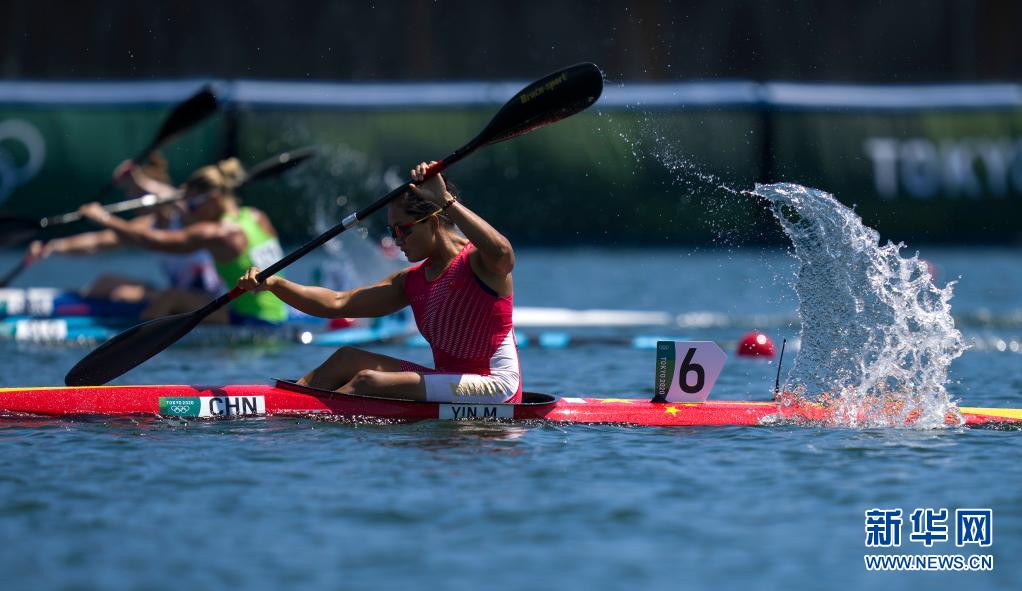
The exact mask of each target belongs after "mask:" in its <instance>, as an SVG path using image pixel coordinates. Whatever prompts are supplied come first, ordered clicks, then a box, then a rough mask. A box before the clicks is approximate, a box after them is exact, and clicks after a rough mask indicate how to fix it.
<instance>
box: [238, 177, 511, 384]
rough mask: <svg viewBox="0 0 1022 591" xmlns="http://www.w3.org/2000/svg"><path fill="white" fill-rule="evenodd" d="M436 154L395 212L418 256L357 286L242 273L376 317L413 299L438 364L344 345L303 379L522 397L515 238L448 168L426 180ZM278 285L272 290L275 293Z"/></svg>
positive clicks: (305, 306)
mask: <svg viewBox="0 0 1022 591" xmlns="http://www.w3.org/2000/svg"><path fill="white" fill-rule="evenodd" d="M430 164H432V163H425V162H423V163H421V164H419V165H418V166H416V167H415V169H413V170H412V172H411V175H412V180H413V181H415V182H422V184H421V185H419V186H416V185H412V191H411V193H406V194H405V195H404V196H402V197H399V198H398V199H396V200H395V201H393V202H392V203H391V204H390V206H389V208H388V211H387V219H388V223H389V224H390V231H391V235H392V236H393V238H394V240H395V241H396V243H397V245H398V246H399V247H400V248H401V250H402V251H403V252H404V253H405V256H406V257H407V258H408V260H409V261H411V262H418V261H422V262H420V263H419V264H418V265H414V266H412V267H409V268H406V269H403V270H401V271H398V272H397V273H395V274H393V275H391V276H390V277H388V278H387V279H385V280H383V281H381V282H380V283H377V284H376V285H371V286H367V287H361V288H357V289H352V290H349V291H333V290H330V289H326V288H322V287H314V286H307V285H299V284H297V283H294V282H291V281H288V280H287V279H284V278H283V277H279V276H272V277H270V278H268V279H267V280H266V282H265V283H264V284H262V285H260V284H259V283H258V281H257V280H256V275H257V274H258V273H259V269H258V268H252V269H249V270H248V272H247V273H245V275H244V276H243V277H242V278H241V279H240V280H239V281H238V286H239V287H241V288H243V289H248V290H260V289H261V290H266V291H264V292H263V293H267V292H269V293H272V294H274V295H276V296H277V297H279V298H280V299H282V300H283V301H285V302H287V304H288V305H290V306H292V307H294V308H297V309H298V310H301V311H302V312H305V313H307V314H311V315H313V316H320V317H325V318H335V317H355V318H367V317H376V316H383V315H386V314H391V313H393V312H397V311H398V310H400V309H402V308H404V307H405V306H411V308H412V313H413V314H414V316H415V322H416V325H417V326H418V328H419V331H420V332H421V333H422V336H423V337H425V338H426V340H427V341H428V342H429V344H430V347H431V348H432V350H433V361H434V365H435V367H434V368H433V369H430V368H427V367H423V366H421V365H417V364H415V363H411V362H408V361H404V360H401V359H395V358H393V357H388V356H386V355H380V354H378V353H371V352H369V351H363V350H361V349H356V348H353V347H342V348H341V349H339V350H337V351H336V352H335V353H334V354H333V355H331V356H330V358H329V359H327V360H326V362H324V363H323V364H322V365H320V366H319V367H317V368H316V369H314V370H312V371H311V372H309V373H308V374H307V375H306V376H305V377H303V378H301V380H299V382H298V383H299V384H302V385H307V386H311V387H313V388H319V389H323V390H336V391H338V392H341V393H344V394H355V395H374V396H383V397H392V398H402V399H410V400H430V401H434V402H484V403H499V402H520V401H521V396H522V380H521V368H520V365H519V362H518V346H517V344H516V342H515V335H514V327H513V326H512V323H511V312H512V303H513V289H512V287H513V286H512V280H511V270H512V269H513V268H514V264H515V255H514V251H513V250H512V248H511V243H510V242H509V241H508V240H507V238H505V237H504V236H503V235H501V234H500V232H498V231H497V230H496V229H494V228H493V226H491V225H490V224H489V223H487V222H486V221H485V220H483V219H482V218H481V217H479V216H478V215H476V214H475V213H473V212H472V211H470V210H469V209H468V208H467V207H465V205H464V204H462V203H461V202H460V201H459V200H458V198H457V197H456V195H455V193H453V192H452V188H450V187H449V186H448V185H447V184H446V183H445V182H444V179H443V177H441V176H440V175H437V176H434V177H432V178H430V179H429V180H427V181H424V182H423V178H424V174H425V172H426V170H427V168H428V167H429V166H430ZM269 293H268V294H267V295H269Z"/></svg>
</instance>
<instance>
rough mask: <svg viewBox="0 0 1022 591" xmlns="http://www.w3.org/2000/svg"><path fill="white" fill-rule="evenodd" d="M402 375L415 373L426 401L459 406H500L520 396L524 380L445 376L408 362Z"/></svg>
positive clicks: (504, 374)
mask: <svg viewBox="0 0 1022 591" xmlns="http://www.w3.org/2000/svg"><path fill="white" fill-rule="evenodd" d="M401 371H414V372H415V373H417V374H420V375H421V376H422V381H423V383H425V385H426V400H428V401H430V402H456V403H460V404H464V403H468V402H477V403H480V404H500V403H504V402H508V401H510V400H511V399H512V398H514V396H515V394H517V393H518V390H519V384H520V382H521V377H520V376H519V375H518V374H517V373H515V372H504V371H499V372H494V373H492V374H490V375H488V376H484V375H480V374H474V373H443V372H438V371H437V370H435V369H429V368H427V367H423V366H421V365H417V364H414V363H411V362H409V361H402V362H401Z"/></svg>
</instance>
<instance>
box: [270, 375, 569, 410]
mask: <svg viewBox="0 0 1022 591" xmlns="http://www.w3.org/2000/svg"><path fill="white" fill-rule="evenodd" d="M274 386H275V387H277V388H280V389H281V390H288V391H290V392H301V393H303V394H312V395H315V396H343V397H344V398H353V399H364V400H385V401H388V402H403V403H408V404H436V402H430V401H426V400H407V399H404V398H387V397H384V396H363V395H356V394H341V393H339V392H334V391H333V390H322V389H319V388H313V387H311V386H303V385H301V384H298V383H295V382H294V381H293V380H282V379H275V380H274ZM558 400H559V398H558V397H557V396H554V395H552V394H540V393H538V392H522V401H521V402H518V403H502V404H493V403H488V402H458V403H456V404H458V405H459V406H479V407H483V406H514V407H517V406H527V407H539V406H546V405H553V404H556V403H557V401H558ZM444 404H449V403H444Z"/></svg>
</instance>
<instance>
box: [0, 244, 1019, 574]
mask: <svg viewBox="0 0 1022 591" xmlns="http://www.w3.org/2000/svg"><path fill="white" fill-rule="evenodd" d="M519 255H520V260H519V266H518V268H517V269H516V290H517V293H516V298H517V300H516V301H517V303H518V304H520V305H534V306H538V305H543V306H568V307H575V308H593V307H599V308H608V307H610V308H615V307H616V308H631V309H649V310H666V311H669V312H671V313H672V314H686V316H684V318H688V319H691V318H694V317H696V316H694V315H693V314H692V313H695V312H706V313H710V314H706V315H704V316H701V317H704V318H711V319H714V321H713V322H710V323H702V324H700V323H692V322H688V323H687V324H686V326H679V327H676V328H674V329H672V332H673V333H674V334H677V335H684V336H688V337H692V338H699V339H704V338H705V339H713V340H717V341H718V342H721V343H722V344H724V345H725V347H726V348H730V347H732V346H733V343H734V342H735V341H736V340H737V338H738V337H739V336H740V335H741V334H742V333H743V332H745V331H746V330H748V329H752V328H761V329H765V330H766V331H767V332H768V333H769V334H771V336H773V337H774V338H775V339H777V340H778V343H779V341H780V339H781V338H782V337H787V338H793V337H795V336H797V334H798V325H797V323H796V321H795V320H794V313H795V306H796V301H795V298H794V295H793V293H792V292H791V289H790V283H791V281H792V279H793V275H792V273H793V271H794V268H795V265H794V261H793V260H792V259H791V258H790V257H789V256H788V255H786V254H785V253H783V252H781V251H738V252H728V251H707V250H695V251H689V250H681V249H679V250H672V251H625V252H621V251H609V250H608V251H602V250H582V249H579V250H574V251H571V250H569V251H564V250H556V251H554V250H522V251H521V252H520V253H519ZM923 255H924V256H925V257H926V258H928V259H929V260H931V262H933V263H934V265H935V266H936V269H937V272H938V281H940V282H941V283H943V282H945V281H948V280H952V279H959V281H960V283H959V286H958V287H957V290H956V296H955V299H954V300H953V309H954V311H955V314H956V317H957V318H958V319H959V322H958V326H959V328H960V329H961V330H962V332H963V333H964V335H965V337H966V339H967V340H968V341H970V342H973V343H974V344H975V346H974V348H973V349H971V350H970V351H968V352H966V353H965V354H964V355H963V356H962V357H961V358H960V359H958V360H957V361H955V363H954V364H953V365H952V368H951V378H952V383H951V384H950V386H949V389H950V391H951V392H952V393H953V395H954V396H955V397H956V398H958V399H960V400H962V401H964V402H965V403H967V404H969V405H974V406H983V405H988V406H1011V407H1022V363H1020V362H1022V355H1020V353H1019V352H1018V350H1019V343H1020V342H1022V338H1020V335H1022V322H1019V321H1018V320H1017V318H1018V316H1019V314H1018V311H1019V310H1020V309H1022V279H1020V278H1019V274H1018V268H1019V259H1020V256H1022V252H1020V251H1017V250H965V249H955V250H947V249H925V250H924V252H923ZM14 261H15V258H14V255H13V254H7V255H6V256H4V257H0V264H2V268H6V266H7V265H8V264H13V262H14ZM147 261H148V259H146V258H145V257H143V256H142V255H125V256H121V257H120V258H114V259H109V260H107V261H106V262H103V263H100V262H98V260H97V261H96V262H93V261H90V263H89V265H82V264H81V263H80V262H78V261H68V260H64V261H59V260H54V261H47V263H46V264H45V265H40V266H38V267H36V268H33V269H31V270H30V271H29V272H28V273H26V275H25V276H24V280H23V282H22V283H21V284H22V285H75V284H80V283H81V282H83V281H85V280H86V279H87V278H88V277H89V276H90V275H91V274H92V273H95V272H97V270H98V269H99V268H100V267H104V268H105V269H106V270H120V271H122V272H123V271H124V270H125V269H127V270H129V271H135V272H139V273H151V271H149V270H147V268H146V265H147ZM308 268H309V267H308V266H304V267H301V268H299V269H297V270H296V271H295V274H294V276H296V277H298V278H302V276H303V274H304V273H307V271H308ZM755 323H758V324H759V325H754V324H755ZM626 332H633V331H626ZM635 332H648V331H635ZM661 332H663V331H661ZM1013 344H1014V345H1013ZM1002 349H1003V350H1002ZM1013 349H1014V350H1013ZM374 350H377V351H381V352H384V353H387V354H391V355H397V356H403V357H406V358H410V359H412V360H416V361H425V360H427V359H428V355H429V354H428V352H427V351H425V350H422V349H411V348H402V347H396V346H390V347H374ZM85 352H86V350H85V349H81V348H77V347H66V346H64V347H43V346H27V345H15V344H12V343H0V355H2V356H3V359H4V360H5V363H3V364H2V367H0V386H11V385H45V384H58V383H60V381H61V379H62V376H63V374H64V372H65V371H66V370H67V368H68V367H70V366H71V365H72V364H73V363H74V362H75V361H76V360H77V359H78V358H79V357H80V356H81V355H83V354H84V353H85ZM328 354H329V351H328V350H323V349H317V348H310V347H302V346H298V345H278V346H263V347H248V348H234V349H231V348H226V347H220V348H218V347H202V348H198V347H191V348H189V347H179V348H172V349H171V350H168V351H166V352H165V353H164V354H162V355H160V356H159V357H157V358H155V359H153V360H152V361H151V362H149V363H147V364H146V365H144V366H142V367H140V368H138V369H137V370H135V371H134V372H132V373H130V374H129V375H128V376H125V378H124V379H123V382H125V383H160V382H163V383H166V382H171V383H174V382H182V381H183V382H235V383H246V382H262V381H264V380H265V379H266V378H268V377H271V376H285V377H286V376H295V375H298V374H299V373H302V372H303V371H304V370H306V369H307V368H308V367H310V366H312V365H315V364H317V363H319V362H320V361H321V360H322V359H323V358H324V357H326V356H327V355H328ZM790 363H791V361H790V359H789V360H788V361H786V363H785V365H786V366H789V365H790ZM522 365H523V370H524V372H525V382H526V386H527V387H528V388H530V389H532V390H539V391H548V392H553V393H558V394H584V395H590V394H595V395H613V396H635V397H645V396H648V395H650V394H651V392H652V383H653V380H652V377H653V376H652V373H653V353H652V352H649V351H636V350H632V349H629V348H625V347H607V346H589V347H581V348H573V349H565V350H553V351H551V350H536V349H529V350H524V351H523V352H522ZM775 369H776V366H775V365H773V364H771V363H765V362H761V361H749V360H744V359H736V358H734V357H733V356H732V357H731V358H730V359H729V361H728V365H727V366H725V370H724V374H723V375H722V377H721V378H720V380H719V381H718V383H717V387H716V389H715V391H714V393H713V395H712V397H713V398H717V399H766V398H768V397H769V395H770V389H771V387H772V385H773V379H774V377H773V376H774V371H775ZM1020 457H1022V432H1004V431H993V430H968V429H944V430H936V431H912V430H850V429H829V430H827V429H818V428H802V427H791V426H782V427H741V428H738V427H725V428H719V427H703V428H684V429H662V428H634V427H633V428H629V427H610V426H584V425H576V426H559V425H550V424H514V425H512V424H472V423H438V422H437V423H420V424H414V425H367V424H359V425H352V424H347V423H334V422H328V421H314V420H295V419H289V420H283V419H256V420H242V421H235V422H182V421H157V420H143V421H139V420H108V421H91V420H78V421H29V422H10V421H7V422H3V423H0V499H2V505H0V544H2V546H0V547H2V548H3V551H2V552H0V570H2V571H3V572H4V573H5V579H4V587H5V588H11V589H14V588H17V589H36V588H60V589H178V588H199V589H213V588H217V589H220V588H225V587H239V588H248V589H280V588H338V589H347V588H353V589H360V588H374V589H376V588H445V589H478V588H484V587H485V588H493V589H535V588H585V589H620V588H656V589H678V588H688V587H696V588H737V587H747V588H782V587H783V588H790V589H820V588H833V589H844V588H856V587H865V586H867V585H869V586H876V587H883V588H892V589H923V588H925V589H951V588H955V589H962V588H966V589H979V588H984V589H986V588H1002V589H1011V588H1017V585H1018V581H1019V580H1022V577H1020V575H1022V566H1019V563H1018V561H1017V557H1018V556H1019V555H1020V554H1022V511H1020V507H1022V487H1020V485H1022V467H1020V462H1019V458H1020ZM874 507H879V508H901V509H903V510H904V511H905V513H906V521H907V514H908V513H910V512H911V511H912V510H913V509H915V508H917V507H934V508H940V507H946V508H948V509H950V510H951V512H952V514H953V512H954V509H956V508H975V507H980V508H990V509H992V510H993V512H994V528H993V531H994V540H993V545H992V546H991V547H989V548H983V549H979V548H975V547H966V548H961V549H959V548H955V546H954V543H953V541H951V542H947V543H939V542H938V543H937V544H935V546H934V548H933V549H932V550H925V549H924V548H923V547H922V546H921V544H918V543H915V542H909V541H908V533H909V529H908V526H907V524H906V526H905V528H904V530H903V534H902V535H903V543H902V547H901V548H900V549H898V550H897V551H895V550H872V549H867V548H866V547H865V546H864V539H865V534H864V515H863V512H864V511H866V510H868V509H871V508H874ZM952 532H953V530H952ZM921 552H925V553H935V554H966V555H969V554H992V555H993V556H994V561H995V567H994V570H993V572H990V573H897V574H895V573H870V572H867V571H866V569H865V567H864V565H863V554H866V553H903V554H910V553H921Z"/></svg>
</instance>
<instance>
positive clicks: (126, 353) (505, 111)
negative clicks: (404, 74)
mask: <svg viewBox="0 0 1022 591" xmlns="http://www.w3.org/2000/svg"><path fill="white" fill-rule="evenodd" d="M602 92H603V74H602V73H601V72H600V69H599V68H597V67H596V66H595V65H593V64H588V63H584V64H578V65H575V66H571V67H569V68H566V69H564V70H561V71H558V72H555V73H553V74H550V75H549V76H546V77H544V78H541V79H540V80H537V81H536V82H533V83H532V84H530V85H528V86H526V87H525V88H523V89H522V90H521V91H519V92H518V94H516V95H515V96H513V97H512V98H511V100H510V101H508V102H507V104H505V105H504V106H503V107H502V108H501V109H500V111H498V112H497V114H496V115H494V117H493V119H492V120H490V123H489V124H488V125H487V126H486V127H485V128H484V129H483V131H482V132H480V133H479V135H477V136H476V137H475V138H474V139H472V141H470V142H468V143H467V144H465V145H464V146H462V147H460V148H458V149H457V150H455V151H454V152H453V153H451V155H450V156H447V157H446V158H444V159H443V160H441V161H439V162H437V163H436V164H434V165H433V166H432V167H431V168H430V169H429V171H428V172H427V173H426V178H431V177H433V176H436V175H437V174H439V173H441V172H442V171H444V170H445V169H447V168H448V167H450V166H451V165H452V164H454V163H455V162H458V161H459V160H461V159H462V158H464V157H466V156H468V155H469V154H471V153H473V152H475V151H476V150H478V149H479V148H482V147H484V146H488V145H490V144H495V143H497V142H502V141H504V140H508V139H511V138H513V137H517V136H519V135H523V134H526V133H528V132H530V131H533V130H534V129H538V128H540V127H543V126H544V125H547V124H550V123H554V122H555V121H560V120H561V119H564V118H565V117H569V116H571V115H574V114H575V113H578V112H579V111H582V110H584V109H586V108H587V107H589V106H590V105H592V104H593V103H595V102H596V99H598V98H599V97H600V94H601V93H602ZM410 185H411V183H405V184H403V185H401V186H400V187H398V188H396V189H394V190H393V191H391V192H390V193H387V194H386V195H384V196H383V197H381V198H379V199H377V200H376V201H375V202H373V203H372V204H370V205H368V206H367V207H365V208H363V209H361V210H359V211H357V212H355V213H353V214H351V215H350V216H348V217H346V218H344V219H343V220H342V221H341V223H340V224H338V225H336V226H334V227H333V228H331V229H329V230H327V231H326V232H324V233H323V234H320V235H319V236H318V237H317V238H315V239H313V240H312V241H311V242H309V243H307V244H305V245H304V246H302V247H301V248H299V249H298V250H296V251H294V252H292V253H291V254H289V255H287V256H285V257H284V258H283V259H281V260H279V261H277V262H276V263H274V264H273V265H270V266H269V267H267V268H266V269H264V270H263V271H262V272H261V273H259V275H258V276H257V278H258V280H259V282H260V283H262V282H264V281H266V278H268V277H270V276H272V275H274V274H276V273H279V272H280V271H281V270H282V269H284V268H285V267H287V266H288V265H290V264H291V263H293V262H295V261H296V260H298V259H300V258H301V257H303V256H305V255H306V254H308V253H309V252H311V251H312V250H314V249H316V248H318V247H319V246H321V245H322V244H324V243H326V242H328V241H329V240H331V239H333V238H334V237H335V236H337V235H338V234H340V233H341V232H343V231H345V230H347V229H348V228H351V227H352V226H355V225H356V224H358V223H359V222H360V221H361V220H363V219H365V218H366V217H368V216H369V215H371V214H373V213H374V212H376V211H378V210H379V209H381V208H382V207H384V206H386V205H387V204H388V203H390V202H391V201H393V200H394V199H396V198H397V197H399V196H401V195H402V194H404V193H405V192H406V191H408V190H409V186H410ZM244 293H245V291H244V290H242V289H239V288H237V287H236V288H234V289H232V290H231V291H229V292H228V293H225V294H223V295H221V296H220V297H218V298H216V299H215V300H213V301H212V302H210V303H208V304H206V305H205V306H203V307H202V308H199V309H198V310H195V311H194V312H189V313H185V314H177V315H175V316H167V317H164V318H158V319H156V320H150V321H149V322H145V323H142V324H139V325H137V326H134V327H132V328H129V329H128V330H126V331H124V332H122V333H121V334H119V335H117V336H115V337H113V338H112V339H110V340H109V341H107V342H105V343H103V344H102V345H100V346H99V347H97V348H96V349H95V350H94V351H92V352H91V353H89V354H88V355H86V356H85V357H84V358H83V359H82V360H81V361H79V362H78V364H77V365H75V366H74V367H73V368H71V371H69V372H68V373H67V375H66V376H65V377H64V382H65V383H66V384H67V385H68V386H98V385H101V384H105V383H107V382H109V381H110V380H112V379H114V378H116V377H118V376H120V375H123V374H124V373H125V372H127V371H129V370H130V369H132V368H134V367H135V366H137V365H139V364H141V363H143V362H144V361H146V360H147V359H149V358H150V357H152V356H154V355H156V354H157V353H159V352H160V351H163V350H164V349H166V348H167V347H169V346H170V345H172V344H173V343H175V342H176V341H177V340H178V339H180V338H181V337H183V336H184V335H186V334H188V332H189V331H191V330H192V329H193V328H195V327H196V326H197V325H198V324H199V323H200V322H202V320H203V319H204V318H206V317H207V316H209V315H210V314H212V313H213V312H215V311H216V310H219V309H220V308H222V307H223V306H226V305H227V304H228V303H230V302H231V300H234V299H235V298H237V297H238V296H240V295H242V294H244Z"/></svg>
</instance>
